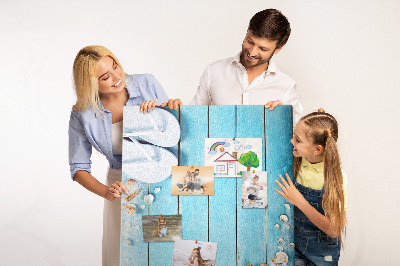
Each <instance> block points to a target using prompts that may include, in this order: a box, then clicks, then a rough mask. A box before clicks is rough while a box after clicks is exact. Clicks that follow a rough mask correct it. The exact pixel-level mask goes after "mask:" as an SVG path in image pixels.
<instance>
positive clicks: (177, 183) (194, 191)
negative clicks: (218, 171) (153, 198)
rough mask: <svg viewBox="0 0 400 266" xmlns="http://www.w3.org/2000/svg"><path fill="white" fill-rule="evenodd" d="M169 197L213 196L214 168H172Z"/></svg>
mask: <svg viewBox="0 0 400 266" xmlns="http://www.w3.org/2000/svg"><path fill="white" fill-rule="evenodd" d="M171 195H181V196H182V195H214V167H212V166H173V167H172V183H171Z"/></svg>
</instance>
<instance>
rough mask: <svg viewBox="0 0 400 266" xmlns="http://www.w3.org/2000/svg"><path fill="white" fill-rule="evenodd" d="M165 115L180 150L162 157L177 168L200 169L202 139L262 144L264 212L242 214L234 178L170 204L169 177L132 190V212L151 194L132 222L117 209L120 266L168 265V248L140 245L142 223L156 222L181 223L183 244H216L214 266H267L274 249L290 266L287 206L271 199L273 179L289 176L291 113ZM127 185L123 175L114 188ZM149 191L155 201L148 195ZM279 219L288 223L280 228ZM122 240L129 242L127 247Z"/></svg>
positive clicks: (247, 110)
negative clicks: (176, 126) (176, 130)
mask: <svg viewBox="0 0 400 266" xmlns="http://www.w3.org/2000/svg"><path fill="white" fill-rule="evenodd" d="M166 110H168V111H169V112H171V113H172V114H173V115H174V116H175V117H176V118H177V119H179V122H180V126H181V139H180V142H179V144H178V145H176V146H174V147H171V148H168V150H170V151H172V152H173V153H174V154H175V155H177V156H178V159H179V165H181V166H191V165H193V166H203V165H204V145H205V138H235V137H237V138H262V145H263V160H262V162H260V167H259V168H258V169H256V171H267V176H268V209H243V208H242V178H241V177H223V178H221V177H216V178H215V180H214V192H215V195H212V196H207V195H193V196H171V177H169V178H167V179H165V180H164V181H162V182H158V183H154V184H147V183H143V182H138V186H139V187H140V188H142V189H143V190H142V193H143V194H142V196H141V198H140V199H139V201H138V202H136V203H135V204H136V205H137V206H138V209H139V205H141V204H144V202H143V196H144V195H146V194H148V193H150V194H153V195H154V197H155V199H154V202H153V203H152V205H150V206H149V207H148V206H147V207H146V208H145V209H144V210H141V209H140V210H138V212H139V213H138V214H136V215H131V214H128V213H127V212H126V211H125V210H124V205H125V204H126V203H124V202H122V204H121V240H120V243H121V248H120V251H121V255H120V258H121V262H120V265H140V266H143V265H152V266H156V265H157V266H160V265H168V266H169V265H171V261H172V253H173V247H174V242H158V243H145V242H143V232H142V222H141V221H142V215H159V214H163V215H176V214H180V215H182V236H183V239H185V240H199V241H206V242H214V243H218V252H217V259H216V265H222V266H224V265H229V266H234V265H240V266H242V265H247V264H253V265H260V263H265V262H267V263H268V265H274V264H273V261H272V260H273V259H274V258H275V256H276V253H277V252H278V251H279V247H282V248H283V251H284V252H285V253H287V254H288V256H289V262H288V264H287V265H294V248H293V246H291V243H293V242H294V236H293V206H292V205H291V204H286V203H287V202H286V201H285V199H284V198H283V197H281V196H280V195H278V194H277V193H276V192H275V188H278V186H277V185H276V184H275V179H277V178H278V175H280V174H281V175H283V174H284V173H285V172H287V173H289V175H290V176H292V174H293V173H292V164H293V162H292V145H291V143H290V139H291V137H292V107H291V106H277V107H276V108H275V109H274V110H273V111H269V110H266V109H265V108H264V106H249V105H242V106H233V105H231V106H182V107H180V109H179V110H169V109H166ZM193 170H194V169H193ZM130 178H131V177H129V176H127V175H125V174H123V179H122V181H123V182H124V183H125V182H126V181H127V180H128V179H130ZM172 185H174V184H172ZM157 187H160V188H161V190H160V192H159V193H155V191H154V189H155V188H157ZM282 214H284V215H286V216H287V217H288V219H289V221H288V222H282V221H281V220H280V215H282ZM276 224H278V225H279V228H278V229H276V228H275V225H276ZM137 225H138V226H140V229H139V230H137V229H138V228H136V226H137ZM127 239H129V240H131V241H132V242H131V245H130V246H129V245H128V241H127ZM280 240H282V241H280Z"/></svg>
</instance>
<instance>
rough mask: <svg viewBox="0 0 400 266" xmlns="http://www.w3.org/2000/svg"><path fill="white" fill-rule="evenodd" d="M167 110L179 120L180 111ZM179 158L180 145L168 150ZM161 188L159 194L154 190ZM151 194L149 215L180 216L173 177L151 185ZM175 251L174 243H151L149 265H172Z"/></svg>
mask: <svg viewBox="0 0 400 266" xmlns="http://www.w3.org/2000/svg"><path fill="white" fill-rule="evenodd" d="M164 109H165V110H167V111H169V112H170V113H172V114H173V115H174V116H175V117H176V118H177V119H179V111H178V110H169V109H168V108H167V107H165V108H164ZM168 149H169V150H170V151H171V152H173V153H174V154H175V155H177V156H178V145H175V146H174V147H171V148H168ZM157 187H159V188H160V189H161V190H160V192H158V193H155V192H154V189H155V188H157ZM149 193H150V194H153V196H154V202H153V203H152V204H151V205H150V207H149V215H159V214H163V215H177V214H178V196H172V195H171V176H170V177H168V178H167V179H165V180H164V181H162V182H158V183H153V184H149ZM173 251H174V242H150V243H149V254H151V256H149V265H154V266H160V265H170V264H171V261H172V252H173Z"/></svg>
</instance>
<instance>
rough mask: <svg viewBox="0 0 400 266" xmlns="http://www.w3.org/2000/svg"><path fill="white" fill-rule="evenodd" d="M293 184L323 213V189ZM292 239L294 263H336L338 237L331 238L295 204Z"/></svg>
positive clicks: (338, 244) (338, 252)
mask: <svg viewBox="0 0 400 266" xmlns="http://www.w3.org/2000/svg"><path fill="white" fill-rule="evenodd" d="M295 186H296V188H297V190H298V191H300V193H301V194H303V196H304V198H305V199H306V200H307V201H308V202H309V203H310V204H311V206H313V207H314V208H315V209H317V211H319V212H320V213H322V214H324V210H323V209H322V198H323V196H324V189H322V190H315V189H311V188H308V187H305V186H303V185H300V184H299V183H297V182H296V183H295ZM294 241H295V247H296V248H295V261H296V265H299V266H302V265H317V266H320V265H338V261H339V256H340V240H339V238H331V237H329V236H328V235H327V234H325V233H324V232H322V231H321V230H320V229H319V228H318V227H316V226H315V225H314V224H313V223H312V222H311V221H310V220H309V219H308V218H307V216H305V215H304V214H303V212H302V211H301V210H300V209H299V208H297V207H296V206H295V207H294Z"/></svg>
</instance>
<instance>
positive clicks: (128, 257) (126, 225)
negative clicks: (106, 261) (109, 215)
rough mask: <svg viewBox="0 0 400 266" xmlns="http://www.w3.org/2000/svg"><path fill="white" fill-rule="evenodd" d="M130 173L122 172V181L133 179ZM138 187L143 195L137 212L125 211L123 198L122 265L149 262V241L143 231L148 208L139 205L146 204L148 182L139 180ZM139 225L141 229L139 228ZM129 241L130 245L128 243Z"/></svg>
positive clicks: (135, 265) (140, 265) (139, 200)
mask: <svg viewBox="0 0 400 266" xmlns="http://www.w3.org/2000/svg"><path fill="white" fill-rule="evenodd" d="M131 178H132V177H130V176H129V175H127V174H125V173H124V172H122V183H123V184H125V183H126V181H128V180H129V179H131ZM137 183H138V184H137V188H138V189H140V188H141V189H142V191H141V197H139V198H138V201H135V205H136V206H137V212H138V213H137V214H129V213H127V212H126V211H125V209H124V205H126V204H127V203H124V201H123V200H121V238H120V239H121V240H120V265H127V266H128V265H134V266H142V265H147V263H148V251H149V245H148V243H145V242H143V231H142V215H148V210H147V208H146V209H144V210H142V209H140V208H139V205H143V204H145V203H144V201H143V195H147V194H148V184H147V183H144V182H141V181H137ZM137 226H139V227H140V228H139V230H137V228H136V227H137ZM128 243H129V244H130V245H128Z"/></svg>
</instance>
